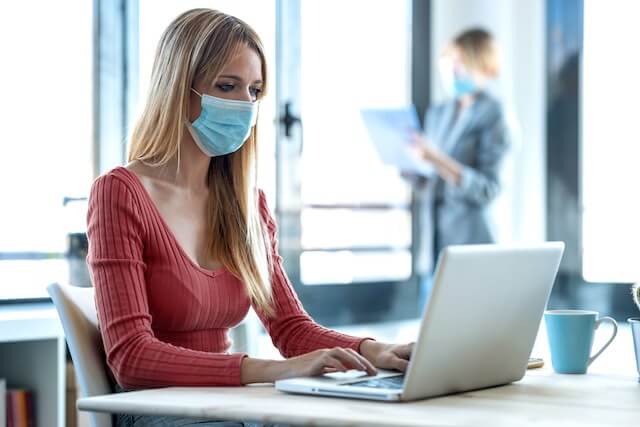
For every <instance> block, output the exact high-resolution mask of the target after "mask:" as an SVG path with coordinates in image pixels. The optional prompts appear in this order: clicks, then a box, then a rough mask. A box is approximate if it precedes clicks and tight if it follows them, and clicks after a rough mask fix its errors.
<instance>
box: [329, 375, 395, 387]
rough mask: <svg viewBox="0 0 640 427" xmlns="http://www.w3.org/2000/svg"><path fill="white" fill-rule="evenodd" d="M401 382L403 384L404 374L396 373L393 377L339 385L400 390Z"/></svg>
mask: <svg viewBox="0 0 640 427" xmlns="http://www.w3.org/2000/svg"><path fill="white" fill-rule="evenodd" d="M403 384H404V375H396V376H393V377H385V378H373V379H370V380H364V381H357V382H351V383H343V384H341V385H350V386H357V387H368V388H387V389H394V390H400V389H402V386H403Z"/></svg>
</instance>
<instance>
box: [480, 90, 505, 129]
mask: <svg viewBox="0 0 640 427" xmlns="http://www.w3.org/2000/svg"><path fill="white" fill-rule="evenodd" d="M477 102H478V113H479V115H480V116H481V117H482V119H483V121H484V122H485V123H496V122H498V123H499V122H504V108H503V106H502V102H501V101H500V100H499V99H498V98H496V97H495V96H494V95H492V94H491V93H489V92H481V93H480V94H479V95H478V100H477Z"/></svg>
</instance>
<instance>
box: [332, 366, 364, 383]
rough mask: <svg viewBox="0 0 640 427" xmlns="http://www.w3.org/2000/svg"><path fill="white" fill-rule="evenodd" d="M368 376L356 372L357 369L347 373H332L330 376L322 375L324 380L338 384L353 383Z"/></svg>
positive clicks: (362, 372) (361, 372)
mask: <svg viewBox="0 0 640 427" xmlns="http://www.w3.org/2000/svg"><path fill="white" fill-rule="evenodd" d="M366 376H367V373H366V372H365V371H356V370H355V369H351V370H349V371H346V372H332V373H330V374H324V375H322V377H323V378H327V379H331V380H334V381H336V382H345V381H353V380H357V379H358V378H362V377H366Z"/></svg>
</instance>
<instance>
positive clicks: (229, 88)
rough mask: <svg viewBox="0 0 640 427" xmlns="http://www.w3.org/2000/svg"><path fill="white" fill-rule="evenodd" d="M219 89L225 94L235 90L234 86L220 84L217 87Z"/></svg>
mask: <svg viewBox="0 0 640 427" xmlns="http://www.w3.org/2000/svg"><path fill="white" fill-rule="evenodd" d="M216 86H217V87H218V89H220V90H221V91H223V92H231V91H232V90H233V85H232V84H228V83H226V84H219V85H216Z"/></svg>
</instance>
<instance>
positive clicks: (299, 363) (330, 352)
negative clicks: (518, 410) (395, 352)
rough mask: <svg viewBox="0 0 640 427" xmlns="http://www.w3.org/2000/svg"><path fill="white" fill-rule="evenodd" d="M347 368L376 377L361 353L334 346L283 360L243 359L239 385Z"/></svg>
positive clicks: (372, 367) (346, 369)
mask: <svg viewBox="0 0 640 427" xmlns="http://www.w3.org/2000/svg"><path fill="white" fill-rule="evenodd" d="M349 369H357V370H361V371H366V372H367V374H368V375H375V374H376V373H377V370H376V368H375V366H373V365H372V364H371V362H369V361H368V360H367V359H365V358H364V356H362V355H361V354H359V353H357V352H356V351H354V350H352V349H350V348H340V347H335V348H332V349H322V350H315V351H312V352H310V353H307V354H303V355H301V356H296V357H291V358H289V359H285V360H264V359H254V358H251V357H245V358H244V359H243V360H242V365H241V368H240V376H241V382H242V384H253V383H265V382H274V381H277V380H283V379H285V378H294V377H308V376H315V375H322V374H327V373H331V372H344V371H348V370H349Z"/></svg>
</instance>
